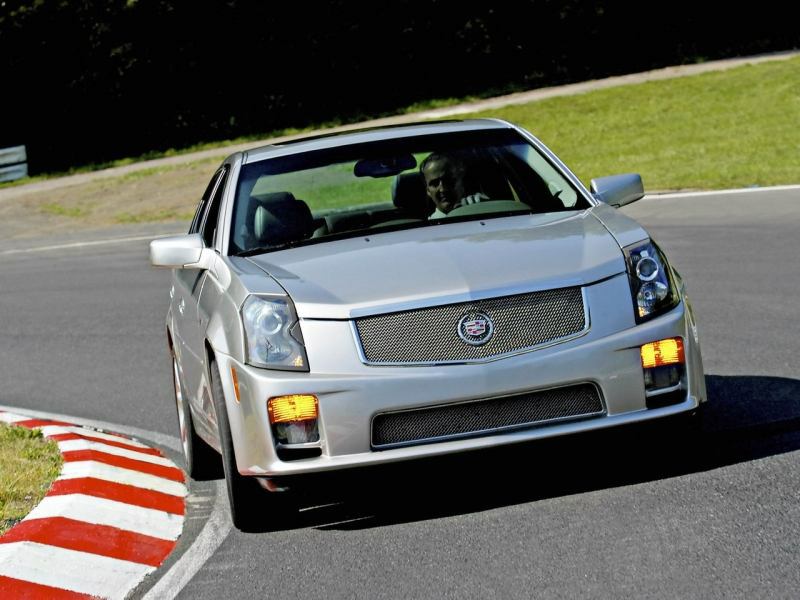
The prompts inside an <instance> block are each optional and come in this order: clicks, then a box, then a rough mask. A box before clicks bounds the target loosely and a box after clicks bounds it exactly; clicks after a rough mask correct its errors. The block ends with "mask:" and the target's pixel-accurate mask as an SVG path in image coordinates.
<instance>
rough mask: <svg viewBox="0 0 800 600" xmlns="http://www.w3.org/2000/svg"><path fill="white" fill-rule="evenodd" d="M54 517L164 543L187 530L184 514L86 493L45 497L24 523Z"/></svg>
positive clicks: (175, 538) (176, 537)
mask: <svg viewBox="0 0 800 600" xmlns="http://www.w3.org/2000/svg"><path fill="white" fill-rule="evenodd" d="M51 517H64V518H67V519H74V520H76V521H83V522H85V523H94V524H96V525H108V526H109V527H116V528H117V529H124V530H125V531H133V532H135V533H141V534H142V535H149V536H151V537H155V538H159V539H162V540H177V539H178V536H180V534H181V531H182V530H183V516H181V515H175V514H172V513H167V512H163V511H160V510H155V509H152V508H144V507H142V506H134V505H133V504H126V503H124V502H117V501H115V500H108V499H107V498H97V497H96V496H87V495H85V494H64V495H61V496H45V497H44V498H43V499H42V501H41V502H40V503H39V504H38V505H37V506H36V508H34V509H33V510H32V511H31V512H30V513H28V516H27V517H25V519H23V520H24V521H32V520H34V519H47V518H51Z"/></svg>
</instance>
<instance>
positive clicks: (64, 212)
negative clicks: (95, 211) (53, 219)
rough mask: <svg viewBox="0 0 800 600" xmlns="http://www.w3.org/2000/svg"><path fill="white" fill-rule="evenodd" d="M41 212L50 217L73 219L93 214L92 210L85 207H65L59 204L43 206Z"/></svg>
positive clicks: (52, 203) (53, 203) (50, 203)
mask: <svg viewBox="0 0 800 600" xmlns="http://www.w3.org/2000/svg"><path fill="white" fill-rule="evenodd" d="M41 210H42V212H44V213H46V214H48V215H55V216H58V217H73V218H79V217H85V216H87V215H88V214H89V213H90V212H91V211H90V209H89V208H87V207H85V206H63V205H61V204H58V203H57V202H49V203H47V204H42V206H41Z"/></svg>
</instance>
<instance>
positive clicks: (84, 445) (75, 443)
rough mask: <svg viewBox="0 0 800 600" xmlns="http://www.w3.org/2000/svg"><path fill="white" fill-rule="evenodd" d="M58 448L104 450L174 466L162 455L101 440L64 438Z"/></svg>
mask: <svg viewBox="0 0 800 600" xmlns="http://www.w3.org/2000/svg"><path fill="white" fill-rule="evenodd" d="M58 449H59V450H61V452H75V451H77V450H95V451H97V452H104V453H105V454H113V455H114V456H124V457H125V458H131V459H133V460H140V461H142V462H146V463H150V464H154V465H163V466H165V467H174V466H175V463H173V462H172V461H171V460H170V459H168V458H164V457H163V456H155V455H153V454H145V453H144V452H136V451H135V450H127V449H126V448H118V447H117V446H111V445H109V444H104V443H102V442H90V441H87V440H64V441H61V442H58Z"/></svg>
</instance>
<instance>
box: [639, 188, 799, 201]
mask: <svg viewBox="0 0 800 600" xmlns="http://www.w3.org/2000/svg"><path fill="white" fill-rule="evenodd" d="M784 191H797V192H800V185H774V186H770V187H748V188H736V189H732V190H708V191H704V192H665V193H663V194H658V193H656V194H646V195H645V197H644V198H643V200H658V199H660V198H694V197H700V198H703V197H705V196H722V195H728V194H756V193H759V192H784Z"/></svg>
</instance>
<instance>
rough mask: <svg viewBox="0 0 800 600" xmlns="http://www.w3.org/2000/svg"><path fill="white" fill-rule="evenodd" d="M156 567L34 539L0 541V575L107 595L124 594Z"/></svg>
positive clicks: (120, 596) (106, 596)
mask: <svg viewBox="0 0 800 600" xmlns="http://www.w3.org/2000/svg"><path fill="white" fill-rule="evenodd" d="M154 570H155V569H154V568H153V567H151V566H148V565H142V564H138V563H134V562H129V561H127V560H119V559H117V558H109V557H107V556H100V555H99V554H89V553H87V552H78V551H76V550H67V549H65V548H59V547H57V546H47V545H44V544H37V543H34V542H13V543H10V544H0V575H4V576H6V577H13V578H14V579H22V580H25V581H31V582H33V583H38V584H41V585H47V586H50V587H55V588H61V589H66V590H70V591H73V592H78V593H81V594H88V595H91V596H100V597H104V598H120V599H121V598H124V597H125V596H126V595H127V593H128V592H129V591H130V590H131V589H133V588H134V587H135V586H136V585H137V584H138V583H139V581H141V580H142V579H143V578H144V577H145V576H146V575H148V574H149V573H152V572H153V571H154Z"/></svg>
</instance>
